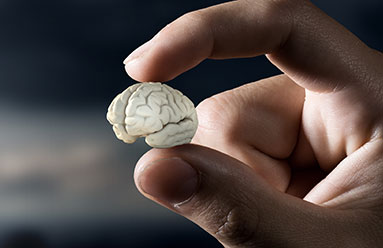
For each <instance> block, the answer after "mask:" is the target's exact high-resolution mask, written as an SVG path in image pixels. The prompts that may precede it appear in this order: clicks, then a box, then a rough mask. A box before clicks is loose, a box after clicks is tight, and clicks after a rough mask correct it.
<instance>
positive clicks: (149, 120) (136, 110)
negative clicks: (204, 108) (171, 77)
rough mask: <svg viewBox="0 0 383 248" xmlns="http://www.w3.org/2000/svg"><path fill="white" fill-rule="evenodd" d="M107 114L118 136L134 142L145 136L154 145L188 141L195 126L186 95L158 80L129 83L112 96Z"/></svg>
mask: <svg viewBox="0 0 383 248" xmlns="http://www.w3.org/2000/svg"><path fill="white" fill-rule="evenodd" d="M106 118H107V119H108V121H109V122H110V124H112V125H113V131H114V133H115V134H116V136H117V138H118V139H120V140H122V141H124V142H125V143H133V142H135V141H136V139H137V138H139V137H146V138H145V141H146V143H148V145H150V146H152V147H157V148H168V147H172V146H177V145H182V144H185V143H189V142H190V141H191V139H192V138H193V136H194V134H195V132H196V130H197V126H198V120H197V114H196V110H195V108H194V104H193V103H192V102H191V101H190V100H189V98H187V97H186V96H184V95H183V94H182V93H181V92H180V91H178V90H175V89H173V88H171V87H169V86H167V85H165V84H161V83H138V84H134V85H132V86H130V87H129V88H127V89H126V90H125V91H123V92H122V93H121V94H119V95H118V96H116V98H114V100H113V102H112V103H111V104H110V106H109V109H108V113H107V115H106Z"/></svg>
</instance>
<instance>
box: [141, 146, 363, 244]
mask: <svg viewBox="0 0 383 248" xmlns="http://www.w3.org/2000/svg"><path fill="white" fill-rule="evenodd" d="M135 181H136V184H137V187H138V188H139V190H140V191H141V192H142V193H143V194H144V195H145V196H146V197H148V198H149V199H151V200H154V201H156V202H158V203H160V204H161V205H163V206H165V207H167V208H169V209H171V210H173V211H175V212H176V213H178V214H180V215H183V216H185V217H186V218H188V219H190V220H191V221H193V222H195V223H196V224H198V225H199V226H201V227H202V228H203V229H205V230H206V231H207V232H209V233H210V234H211V235H213V236H214V237H215V238H217V239H218V241H220V242H221V243H222V244H223V245H224V246H225V247H335V246H337V245H345V242H349V241H350V240H351V239H352V238H350V232H351V233H352V230H349V228H353V226H354V225H351V224H350V225H349V224H346V223H345V222H348V221H349V220H351V219H352V217H351V216H346V215H347V214H346V213H343V212H341V211H337V212H335V210H330V209H327V208H322V207H319V206H316V205H313V204H311V203H308V202H305V201H303V200H301V199H299V198H295V197H292V196H290V195H287V194H285V193H282V192H279V191H277V190H275V189H273V188H272V187H271V186H269V185H268V184H267V183H266V182H264V181H263V179H262V178H261V177H259V176H257V174H256V173H255V172H254V171H253V170H252V169H251V168H249V167H248V166H246V165H244V164H243V163H241V162H239V161H238V160H235V159H234V158H231V157H229V156H227V155H225V154H222V153H220V152H218V151H215V150H212V149H209V148H205V147H202V146H197V145H184V146H179V147H174V148H171V149H153V150H151V151H149V152H148V153H147V154H145V155H144V156H143V157H142V158H141V159H140V161H139V162H138V164H137V167H136V171H135ZM350 223H351V221H350ZM355 228H358V227H355ZM346 229H347V230H346ZM329 230H331V231H329ZM324 236H325V237H326V238H323V237H324ZM339 242H341V243H339ZM353 245H355V243H354V244H353ZM337 247H339V246H337ZM342 247H343V246H342ZM346 247H349V246H346Z"/></svg>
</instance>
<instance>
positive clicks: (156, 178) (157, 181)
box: [138, 158, 199, 205]
mask: <svg viewBox="0 0 383 248" xmlns="http://www.w3.org/2000/svg"><path fill="white" fill-rule="evenodd" d="M198 181H199V179H198V173H197V171H196V170H195V169H194V168H193V167H192V166H191V165H189V164H188V163H187V162H185V161H184V160H182V159H180V158H170V159H162V160H157V161H154V162H151V163H149V164H148V165H146V166H144V168H142V170H141V169H140V172H139V175H138V184H139V187H140V188H141V189H142V191H144V192H145V193H147V194H149V195H151V196H153V197H154V198H156V199H158V200H160V201H162V202H163V203H169V204H172V205H176V204H179V203H182V202H185V201H186V200H188V199H189V198H191V197H192V196H193V195H194V193H195V192H196V191H197V188H198Z"/></svg>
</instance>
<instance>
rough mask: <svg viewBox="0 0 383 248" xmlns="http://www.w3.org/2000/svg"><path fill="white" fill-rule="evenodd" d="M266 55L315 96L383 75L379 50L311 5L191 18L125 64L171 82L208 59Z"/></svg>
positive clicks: (302, 1) (247, 5)
mask: <svg viewBox="0 0 383 248" xmlns="http://www.w3.org/2000/svg"><path fill="white" fill-rule="evenodd" d="M262 54H267V55H268V58H269V59H270V60H271V61H272V62H273V63H274V64H275V65H276V66H277V67H278V68H279V69H280V70H282V71H283V72H285V73H286V74H287V75H288V76H290V77H291V78H292V79H293V80H294V81H295V82H297V83H298V84H300V85H301V86H303V87H305V88H307V89H310V90H314V91H321V92H324V91H334V90H336V89H341V88H344V87H345V86H346V84H350V82H351V83H352V82H363V81H365V80H366V79H369V80H375V79H374V78H372V79H371V75H376V77H378V75H380V74H381V73H379V72H380V71H381V68H378V67H379V64H381V63H382V58H381V57H382V56H380V55H379V53H378V52H377V51H374V50H373V49H370V48H369V47H367V46H366V45H365V44H364V43H363V42H361V41H360V40H359V39H358V38H357V37H356V36H354V35H353V34H352V33H350V32H349V31H348V30H346V29H345V28H344V27H343V26H341V25H340V24H338V23H337V22H335V21H334V20H332V19H331V18H330V17H328V16H327V15H326V14H324V13H323V12H321V11H320V10H319V9H318V8H316V7H315V6H314V5H312V4H311V3H310V2H309V1H306V0H293V1H286V0H258V1H245V0H243V1H234V2H228V3H224V4H220V5H216V6H213V7H209V8H206V9H202V10H198V11H194V12H190V13H188V14H186V15H184V16H182V17H180V18H179V19H177V20H176V21H174V22H172V23H171V24H169V25H168V26H166V27H165V28H164V29H163V30H161V31H160V32H159V33H158V34H157V35H156V36H155V37H154V38H153V39H152V40H150V41H149V42H147V43H146V44H144V45H143V46H141V47H140V48H138V49H137V50H136V51H134V52H133V53H132V54H131V55H130V56H129V57H128V58H127V59H126V60H125V61H124V63H125V68H126V71H127V72H128V74H129V75H130V76H131V77H132V78H134V79H136V80H138V81H143V82H144V81H168V80H171V79H173V78H174V77H176V76H177V75H179V74H181V73H183V72H184V71H186V70H189V69H191V68H192V67H194V66H196V65H198V64H199V63H200V62H201V61H203V60H204V59H206V58H213V59H225V58H236V57H253V56H258V55H262ZM377 62H378V63H377ZM371 71H372V72H373V73H371ZM372 77H374V76H372Z"/></svg>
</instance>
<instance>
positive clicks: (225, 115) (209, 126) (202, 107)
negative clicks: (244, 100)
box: [196, 94, 238, 141]
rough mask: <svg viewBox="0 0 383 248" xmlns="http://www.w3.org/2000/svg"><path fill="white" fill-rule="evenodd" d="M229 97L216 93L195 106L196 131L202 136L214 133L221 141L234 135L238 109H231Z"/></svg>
mask: <svg viewBox="0 0 383 248" xmlns="http://www.w3.org/2000/svg"><path fill="white" fill-rule="evenodd" d="M231 105H232V103H231V104H230V97H227V96H224V95H221V94H220V95H216V96H213V97H210V98H207V99H205V100H204V101H202V102H201V103H200V104H199V105H198V106H197V108H196V109H197V113H198V119H199V126H198V131H199V132H202V133H203V136H205V135H207V136H209V135H214V136H215V137H219V138H220V140H222V141H230V140H232V139H233V138H235V137H236V133H238V131H237V130H236V129H237V128H236V125H235V124H236V119H238V116H237V115H238V111H231Z"/></svg>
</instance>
